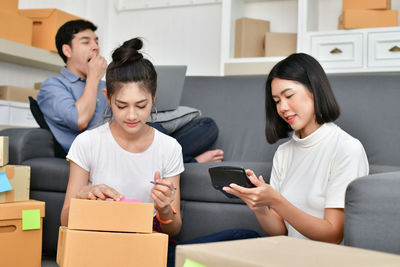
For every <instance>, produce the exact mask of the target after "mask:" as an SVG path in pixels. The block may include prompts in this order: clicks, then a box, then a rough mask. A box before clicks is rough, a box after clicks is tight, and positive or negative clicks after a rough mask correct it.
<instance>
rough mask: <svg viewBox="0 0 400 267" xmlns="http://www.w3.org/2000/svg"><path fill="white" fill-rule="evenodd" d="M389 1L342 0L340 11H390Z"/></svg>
mask: <svg viewBox="0 0 400 267" xmlns="http://www.w3.org/2000/svg"><path fill="white" fill-rule="evenodd" d="M390 6H391V1H390V0H343V1H342V9H343V10H346V9H390Z"/></svg>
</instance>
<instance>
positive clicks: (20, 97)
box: [0, 85, 39, 103]
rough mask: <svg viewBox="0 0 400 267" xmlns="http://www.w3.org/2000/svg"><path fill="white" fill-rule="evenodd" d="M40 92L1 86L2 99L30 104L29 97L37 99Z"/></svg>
mask: <svg viewBox="0 0 400 267" xmlns="http://www.w3.org/2000/svg"><path fill="white" fill-rule="evenodd" d="M38 93H39V91H38V90H34V89H28V88H22V87H17V86H9V85H0V99H2V100H8V101H16V102H23V103H29V99H28V97H30V96H31V97H33V98H35V99H36V96H37V94H38Z"/></svg>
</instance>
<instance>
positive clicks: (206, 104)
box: [181, 76, 277, 162]
mask: <svg viewBox="0 0 400 267" xmlns="http://www.w3.org/2000/svg"><path fill="white" fill-rule="evenodd" d="M264 86H265V77H264V76H236V77H186V80H185V85H184V91H183V95H182V99H181V105H183V106H191V107H194V108H198V109H200V110H201V112H202V115H203V116H207V117H211V118H213V119H214V120H215V121H216V123H217V125H218V127H219V137H218V139H217V141H216V143H215V144H214V147H216V148H222V149H223V150H224V152H225V153H224V159H225V160H227V161H244V162H246V161H247V162H249V161H259V162H266V161H272V157H273V154H274V152H275V150H276V148H277V145H276V144H274V145H269V144H267V142H266V139H265V135H264V128H265V114H264V113H265V107H264V103H265V93H264V91H265V89H264Z"/></svg>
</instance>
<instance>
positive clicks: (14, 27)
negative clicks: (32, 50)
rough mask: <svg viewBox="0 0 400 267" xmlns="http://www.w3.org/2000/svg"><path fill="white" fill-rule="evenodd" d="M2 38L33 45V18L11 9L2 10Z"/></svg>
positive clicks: (0, 18)
mask: <svg viewBox="0 0 400 267" xmlns="http://www.w3.org/2000/svg"><path fill="white" fill-rule="evenodd" d="M0 25H2V27H0V38H3V39H7V40H10V41H13V42H18V43H22V44H26V45H29V46H30V45H32V20H30V19H28V18H26V17H24V16H21V15H19V14H18V13H13V12H9V11H3V10H0Z"/></svg>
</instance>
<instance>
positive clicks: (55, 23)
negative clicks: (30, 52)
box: [19, 9, 81, 52]
mask: <svg viewBox="0 0 400 267" xmlns="http://www.w3.org/2000/svg"><path fill="white" fill-rule="evenodd" d="M19 14H20V15H22V16H24V17H26V18H28V19H30V20H31V21H33V32H32V46H35V47H39V48H42V49H46V50H50V51H53V52H57V49H56V45H55V41H54V40H55V37H56V34H57V31H58V29H59V28H60V27H61V26H62V25H63V24H64V23H65V22H67V21H70V20H77V19H81V18H79V17H77V16H75V15H72V14H69V13H67V12H64V11H61V10H58V9H20V10H19Z"/></svg>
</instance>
